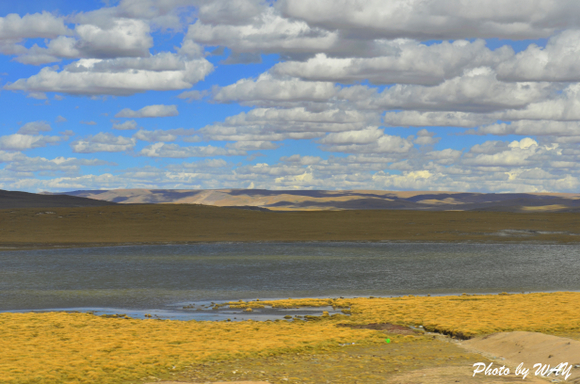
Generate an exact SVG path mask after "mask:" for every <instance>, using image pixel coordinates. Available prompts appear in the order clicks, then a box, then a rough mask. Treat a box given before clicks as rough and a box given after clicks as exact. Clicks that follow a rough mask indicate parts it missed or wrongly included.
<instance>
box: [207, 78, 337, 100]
mask: <svg viewBox="0 0 580 384" xmlns="http://www.w3.org/2000/svg"><path fill="white" fill-rule="evenodd" d="M338 90H339V87H337V86H336V85H334V84H333V83H330V82H309V81H301V80H298V79H295V78H289V79H276V78H273V77H272V75H270V74H269V73H264V74H262V75H260V76H259V77H258V78H257V79H256V80H253V79H241V80H239V81H237V82H236V83H235V84H232V85H228V86H226V87H222V88H219V89H217V90H216V91H215V94H214V97H213V99H214V100H215V101H218V102H222V103H225V102H232V101H236V102H239V103H242V104H251V105H253V104H259V105H268V104H270V103H271V102H274V103H275V102H299V101H327V100H328V99H329V98H331V97H333V96H335V95H336V94H337V92H338Z"/></svg>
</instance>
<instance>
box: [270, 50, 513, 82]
mask: <svg viewBox="0 0 580 384" xmlns="http://www.w3.org/2000/svg"><path fill="white" fill-rule="evenodd" d="M485 44H486V43H485V41H484V40H476V41H474V42H472V43H470V42H468V41H465V40H457V41H454V42H452V43H451V42H447V41H444V42H441V43H439V44H433V45H424V44H420V43H418V42H416V41H413V40H405V39H398V40H395V41H390V42H385V43H383V47H382V50H384V51H387V52H388V54H386V55H383V56H379V57H371V58H365V57H349V58H338V57H328V56H327V55H326V54H324V53H320V54H317V55H316V56H315V57H313V58H310V59H308V60H307V61H304V62H299V61H286V62H282V63H278V64H276V65H275V66H274V67H273V68H272V69H271V72H272V73H273V74H276V75H281V76H293V77H297V78H301V79H305V80H311V81H312V80H314V81H335V82H336V81H337V82H341V83H353V82H357V81H365V80H368V81H369V82H371V83H373V84H391V83H399V84H423V85H436V84H439V83H441V82H443V81H444V80H445V79H449V78H453V77H457V76H460V75H461V74H463V72H464V71H465V70H466V69H473V68H478V67H482V66H488V67H493V66H495V65H497V64H498V63H500V62H501V61H504V60H506V59H508V58H510V57H512V56H513V50H512V49H511V48H508V47H507V46H504V47H502V48H501V49H497V50H496V51H490V50H489V49H488V48H486V46H485Z"/></svg>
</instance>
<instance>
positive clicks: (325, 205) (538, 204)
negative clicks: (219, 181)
mask: <svg viewBox="0 0 580 384" xmlns="http://www.w3.org/2000/svg"><path fill="white" fill-rule="evenodd" d="M65 194H67V195H71V196H80V197H88V198H92V199H98V200H104V201H110V202H115V203H121V204H158V203H165V204H203V205H214V206H220V207H246V208H248V207H257V208H262V209H269V210H275V211H313V210H316V211H318V210H374V209H411V210H424V211H450V210H461V211H474V210H476V211H499V212H538V211H540V212H574V211H580V194H566V193H462V192H432V191H429V192H421V191H405V192H394V191H368V190H352V191H320V190H314V191H312V190H288V191H283V190H281V191H272V190H264V189H214V190H171V189H115V190H96V191H95V190H93V191H72V192H65Z"/></svg>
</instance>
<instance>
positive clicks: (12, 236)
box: [0, 204, 580, 248]
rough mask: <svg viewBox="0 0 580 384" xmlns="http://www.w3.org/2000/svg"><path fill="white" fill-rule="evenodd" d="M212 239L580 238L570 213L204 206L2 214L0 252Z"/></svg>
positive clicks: (578, 219)
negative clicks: (263, 209) (277, 209)
mask: <svg viewBox="0 0 580 384" xmlns="http://www.w3.org/2000/svg"><path fill="white" fill-rule="evenodd" d="M215 241H435V242H458V241H460V242H467V241H471V242H522V241H536V242H562V243H573V242H578V241H580V216H579V215H578V214H576V213H546V212H530V213H506V212H473V211H469V212H464V211H451V212H449V211H446V212H424V211H404V210H372V211H369V210H366V211H317V212H283V213H282V212H259V211H251V210H244V209H233V208H220V207H212V206H203V205H186V204H184V205H180V204H171V205H165V204H156V205H147V204H145V205H113V206H103V207H83V208H46V209H38V208H26V209H24V208H23V209H11V210H8V209H6V210H0V246H1V247H7V248H10V247H17V248H22V247H68V246H98V245H117V244H127V243H188V242H215Z"/></svg>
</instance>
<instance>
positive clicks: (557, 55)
mask: <svg viewBox="0 0 580 384" xmlns="http://www.w3.org/2000/svg"><path fill="white" fill-rule="evenodd" d="M579 55H580V31H578V30H567V31H564V32H562V33H560V34H558V35H556V36H553V37H551V38H550V39H549V40H548V43H547V44H546V47H545V48H541V47H538V46H537V45H535V44H531V45H530V46H528V48H527V49H525V50H524V51H522V52H520V53H518V54H517V55H515V56H514V57H512V58H510V59H508V60H505V61H503V62H501V63H499V65H498V66H497V74H498V79H500V80H503V81H563V82H577V81H580V63H579V62H578V56H579Z"/></svg>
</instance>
